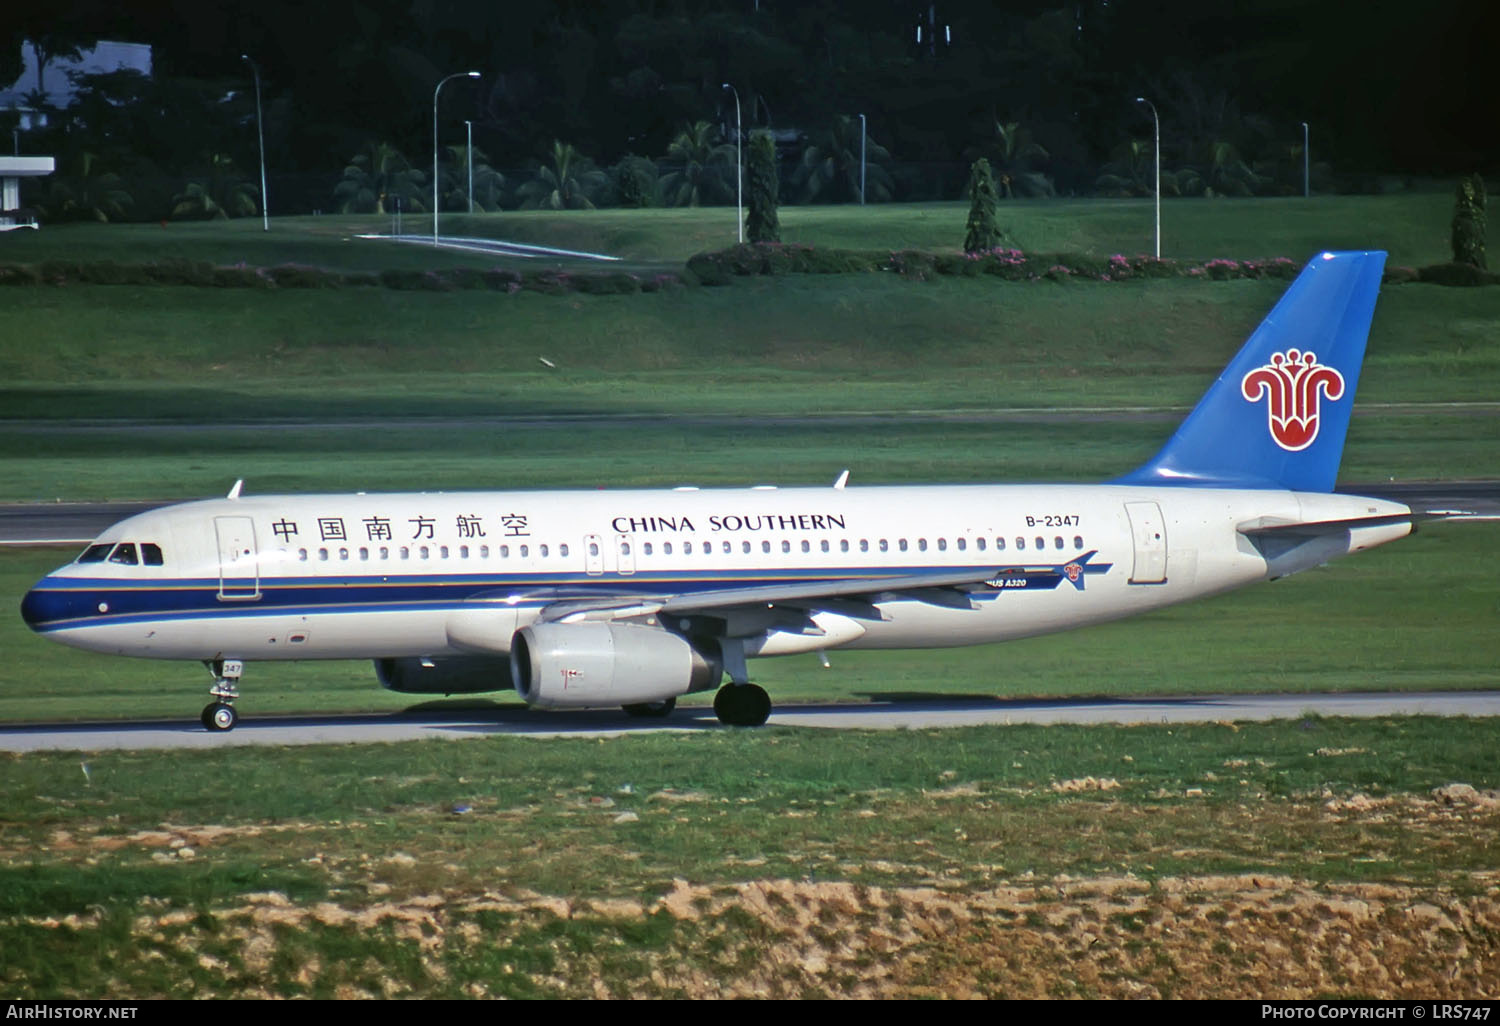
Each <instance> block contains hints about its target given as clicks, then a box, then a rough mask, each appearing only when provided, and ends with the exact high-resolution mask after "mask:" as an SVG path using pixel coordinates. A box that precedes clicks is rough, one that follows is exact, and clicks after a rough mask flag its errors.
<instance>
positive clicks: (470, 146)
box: [464, 121, 474, 214]
mask: <svg viewBox="0 0 1500 1026" xmlns="http://www.w3.org/2000/svg"><path fill="white" fill-rule="evenodd" d="M464 131H465V138H464V156H465V157H467V158H468V160H469V189H468V192H466V193H465V195H466V196H468V197H469V213H471V214H472V213H474V122H472V121H465V122H464Z"/></svg>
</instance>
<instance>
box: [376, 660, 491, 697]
mask: <svg viewBox="0 0 1500 1026" xmlns="http://www.w3.org/2000/svg"><path fill="white" fill-rule="evenodd" d="M375 676H376V677H377V678H378V679H379V680H380V685H381V687H384V688H386V689H388V690H390V691H399V692H401V693H402V694H407V695H468V694H473V693H474V692H476V691H503V690H505V689H506V688H509V687H511V686H512V682H511V676H510V663H509V662H507V661H506V660H505V659H504V658H496V657H493V656H490V657H486V656H457V657H454V658H448V659H377V660H375Z"/></svg>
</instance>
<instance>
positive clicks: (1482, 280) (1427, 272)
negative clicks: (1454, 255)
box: [1417, 261, 1500, 286]
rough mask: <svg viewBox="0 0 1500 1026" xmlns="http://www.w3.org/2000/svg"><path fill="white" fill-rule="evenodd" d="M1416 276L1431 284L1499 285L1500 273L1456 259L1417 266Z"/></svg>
mask: <svg viewBox="0 0 1500 1026" xmlns="http://www.w3.org/2000/svg"><path fill="white" fill-rule="evenodd" d="M1417 278H1418V279H1419V280H1420V281H1424V282H1427V283H1429V284H1432V285H1457V286H1468V285H1500V274H1493V273H1491V272H1489V271H1486V270H1484V269H1482V268H1479V267H1475V266H1474V265H1473V264H1467V263H1459V262H1458V261H1454V262H1453V263H1448V264H1429V265H1428V266H1426V267H1422V268H1419V269H1418V270H1417Z"/></svg>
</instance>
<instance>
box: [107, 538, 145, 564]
mask: <svg viewBox="0 0 1500 1026" xmlns="http://www.w3.org/2000/svg"><path fill="white" fill-rule="evenodd" d="M109 561H110V562H111V563H123V564H124V565H126V566H135V565H136V563H138V562H139V560H138V559H136V555H135V543H134V542H121V543H120V544H118V545H116V546H115V551H114V552H113V553H112V554H111V555H110V557H109Z"/></svg>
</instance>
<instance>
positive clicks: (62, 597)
mask: <svg viewBox="0 0 1500 1026" xmlns="http://www.w3.org/2000/svg"><path fill="white" fill-rule="evenodd" d="M49 580H51V578H47V577H44V578H42V579H41V580H40V581H38V582H37V583H36V585H35V586H34V587H33V588H32V589H31V590H30V591H28V592H27V593H26V597H25V598H23V599H22V600H21V619H23V620H25V621H26V626H28V627H30V628H31V629H32V630H34V631H43V630H46V629H47V625H48V624H51V623H55V622H57V621H58V620H62V619H66V618H67V617H68V615H69V606H70V605H71V604H72V601H71V598H70V596H69V595H68V594H67V593H66V592H58V591H53V590H52V589H50V588H48V587H47V583H48V581H49Z"/></svg>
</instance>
